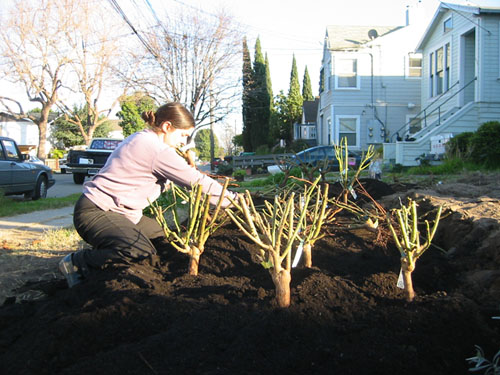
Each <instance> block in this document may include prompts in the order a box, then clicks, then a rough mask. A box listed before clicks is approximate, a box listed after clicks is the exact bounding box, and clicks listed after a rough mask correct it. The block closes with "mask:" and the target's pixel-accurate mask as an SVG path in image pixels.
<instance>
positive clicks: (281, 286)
mask: <svg viewBox="0 0 500 375" xmlns="http://www.w3.org/2000/svg"><path fill="white" fill-rule="evenodd" d="M271 276H272V278H273V283H274V287H275V289H276V302H277V303H278V306H279V307H288V306H290V281H291V280H292V276H291V275H290V271H287V270H285V269H282V270H281V271H278V272H273V273H272V275H271Z"/></svg>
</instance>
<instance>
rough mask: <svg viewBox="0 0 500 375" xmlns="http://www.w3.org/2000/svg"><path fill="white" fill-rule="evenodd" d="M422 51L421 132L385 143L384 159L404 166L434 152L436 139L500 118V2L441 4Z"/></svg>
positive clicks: (420, 44)
mask: <svg viewBox="0 0 500 375" xmlns="http://www.w3.org/2000/svg"><path fill="white" fill-rule="evenodd" d="M479 2H480V1H479ZM416 52H418V53H421V54H422V84H421V91H420V100H419V102H420V103H421V106H422V110H421V111H419V112H418V114H417V115H416V118H415V119H414V126H413V128H414V129H415V130H417V131H416V132H415V133H414V134H412V135H411V138H413V141H412V142H406V141H404V140H403V141H397V140H396V139H394V138H391V139H390V140H389V142H387V143H386V144H384V158H385V159H392V160H394V161H395V162H396V163H400V164H402V165H416V164H417V160H416V159H417V158H418V157H419V156H420V155H422V154H425V155H429V154H432V153H433V150H432V148H431V145H432V142H433V140H435V139H439V138H441V139H446V138H447V137H448V138H449V137H450V136H453V135H456V134H459V133H462V132H465V131H474V130H476V129H477V128H478V127H479V126H480V125H481V124H483V123H484V122H487V121H491V120H499V119H500V68H499V66H500V6H498V7H491V6H488V7H480V6H467V5H457V4H451V3H440V5H439V7H438V9H437V10H436V12H435V14H434V16H433V18H432V20H430V23H429V24H428V27H427V29H426V30H425V31H424V33H423V34H422V36H421V39H420V41H419V42H418V44H417V46H416ZM401 130H402V131H403V132H407V131H408V127H406V128H403V129H401Z"/></svg>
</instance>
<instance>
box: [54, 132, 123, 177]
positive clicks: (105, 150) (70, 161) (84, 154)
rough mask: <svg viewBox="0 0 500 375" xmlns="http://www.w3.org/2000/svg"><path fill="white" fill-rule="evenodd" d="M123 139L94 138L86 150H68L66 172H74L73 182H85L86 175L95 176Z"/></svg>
mask: <svg viewBox="0 0 500 375" xmlns="http://www.w3.org/2000/svg"><path fill="white" fill-rule="evenodd" d="M122 141H123V139H116V138H94V139H92V141H91V142H90V146H89V147H87V148H86V149H85V150H77V149H73V150H70V151H69V152H68V156H67V160H66V164H64V172H62V171H61V173H66V172H71V173H73V182H74V183H75V184H77V185H81V184H83V182H84V181H85V177H87V176H94V175H96V174H97V172H99V169H101V168H102V167H104V164H106V161H107V160H108V157H109V155H111V153H112V152H113V150H114V149H115V148H117V147H118V145H119V144H120V143H121V142H122Z"/></svg>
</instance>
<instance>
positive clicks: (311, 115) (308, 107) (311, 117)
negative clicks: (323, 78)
mask: <svg viewBox="0 0 500 375" xmlns="http://www.w3.org/2000/svg"><path fill="white" fill-rule="evenodd" d="M318 106H319V98H316V99H314V100H305V101H304V103H303V104H302V108H303V109H304V120H305V122H306V123H311V122H316V118H317V115H318Z"/></svg>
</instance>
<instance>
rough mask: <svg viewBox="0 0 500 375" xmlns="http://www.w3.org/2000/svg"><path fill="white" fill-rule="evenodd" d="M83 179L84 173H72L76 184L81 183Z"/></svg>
mask: <svg viewBox="0 0 500 375" xmlns="http://www.w3.org/2000/svg"><path fill="white" fill-rule="evenodd" d="M83 181H85V175H84V174H83V173H73V182H74V183H75V184H77V185H82V184H83Z"/></svg>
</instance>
